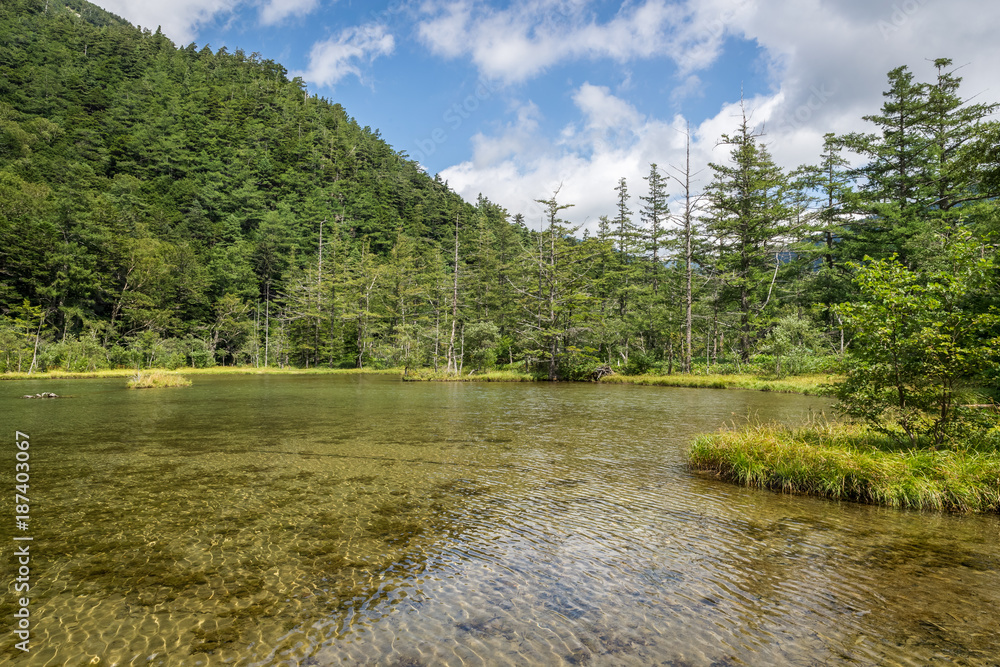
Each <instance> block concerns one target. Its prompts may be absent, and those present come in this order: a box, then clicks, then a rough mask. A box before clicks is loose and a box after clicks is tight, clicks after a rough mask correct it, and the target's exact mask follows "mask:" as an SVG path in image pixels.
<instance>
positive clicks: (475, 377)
mask: <svg viewBox="0 0 1000 667" xmlns="http://www.w3.org/2000/svg"><path fill="white" fill-rule="evenodd" d="M141 370H142V371H143V372H152V371H158V372H163V373H167V374H174V375H189V376H192V377H194V376H199V375H369V374H371V375H399V376H400V379H401V380H402V381H404V382H548V380H547V379H546V378H539V377H536V376H534V375H530V374H528V373H524V372H522V371H509V370H497V371H487V372H484V373H468V374H462V375H457V374H447V373H442V372H434V371H432V370H431V369H408V370H404V369H402V368H385V369H369V368H290V367H286V368H276V367H267V368H262V367H255V366H212V367H211V368H175V369H168V368H143V369H141ZM135 373H136V370H135V369H134V368H114V369H103V370H97V371H82V372H75V371H59V370H56V371H41V372H35V373H24V372H22V373H18V372H8V373H0V382H3V381H17V380H85V379H101V378H130V377H133V376H134V375H135ZM841 379H843V378H842V376H839V375H831V374H810V375H797V376H788V377H785V378H781V379H777V378H772V377H768V376H759V375H750V374H745V375H737V374H728V375H720V374H713V375H686V374H682V373H676V374H673V375H606V376H604V377H602V378H601V379H600V380H597V381H596V382H594V381H591V380H560V382H583V383H592V384H631V385H644V386H654V387H687V388H692V389H744V390H750V391H768V392H775V393H790V394H803V395H806V396H828V395H830V393H831V388H832V386H833V384H835V383H836V382H838V381H840V380H841Z"/></svg>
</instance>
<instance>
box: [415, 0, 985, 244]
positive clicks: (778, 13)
mask: <svg viewBox="0 0 1000 667" xmlns="http://www.w3.org/2000/svg"><path fill="white" fill-rule="evenodd" d="M554 7H555V3H552V2H546V1H544V0H538V1H537V2H533V3H528V2H521V3H515V4H514V5H512V6H511V8H510V9H506V10H497V11H492V12H491V11H489V10H484V9H482V8H480V7H478V5H473V4H471V3H469V2H466V3H464V4H463V5H462V11H461V13H460V14H456V17H453V18H454V22H453V25H452V29H453V30H455V31H457V32H461V31H466V32H467V33H468V36H467V39H466V40H465V41H464V42H462V41H456V42H454V43H453V45H452V50H453V51H454V52H460V53H462V54H465V55H468V56H470V57H471V58H472V60H473V62H475V63H476V65H477V66H478V67H479V68H480V70H481V71H482V72H484V73H488V74H491V75H494V76H502V77H504V78H506V79H507V80H522V79H525V78H529V77H531V76H535V75H537V74H539V73H540V72H541V71H542V70H543V69H544V68H545V67H547V66H549V65H552V64H554V63H557V62H563V61H565V62H570V61H573V60H581V59H589V58H596V57H603V58H612V59H617V58H621V59H626V58H642V57H652V56H653V55H657V54H667V55H668V56H669V57H671V58H673V59H674V61H675V63H676V64H677V66H678V73H679V76H680V78H681V81H683V83H680V84H679V85H678V87H677V88H678V89H677V90H675V92H674V99H677V98H678V97H683V96H686V95H691V94H693V93H696V92H697V90H698V85H699V83H700V80H701V79H700V77H699V75H698V74H696V72H700V71H702V70H704V69H705V68H706V67H707V66H708V65H710V64H712V63H714V62H715V61H716V60H717V59H718V56H719V54H720V49H721V48H723V46H724V44H725V40H726V39H727V37H730V36H737V37H740V38H742V39H745V40H748V41H750V42H753V43H755V44H756V45H758V46H759V48H760V49H761V50H762V52H763V54H764V60H763V64H764V65H765V67H766V75H767V77H768V78H769V80H768V82H767V83H769V84H770V89H769V90H768V89H765V92H763V93H761V94H759V95H757V96H755V97H752V98H750V99H747V101H746V108H747V109H748V110H749V111H750V112H751V114H752V116H751V121H752V123H753V124H755V125H757V126H759V127H761V128H762V129H764V130H765V132H766V134H765V136H764V137H763V141H764V143H766V144H767V145H768V147H769V150H770V151H771V153H772V155H773V156H774V158H775V160H776V161H777V162H778V163H779V164H780V165H782V166H783V167H785V168H787V169H791V168H794V167H796V166H798V165H799V164H803V163H811V162H815V161H816V160H817V158H818V155H819V152H820V149H821V146H822V141H823V134H824V133H826V132H836V133H845V132H850V131H855V130H865V131H871V130H872V129H873V126H872V125H871V124H869V123H867V122H865V121H863V120H862V116H864V115H866V114H873V113H877V111H878V109H879V108H880V107H881V105H882V101H883V98H882V95H881V93H882V91H883V90H884V89H885V87H886V73H887V72H888V71H889V70H890V69H893V68H895V67H898V66H900V65H907V66H909V67H910V69H911V70H912V71H913V72H914V75H915V77H916V78H917V79H918V80H921V81H930V80H932V79H933V78H934V76H935V72H934V69H933V66H932V64H931V62H929V61H932V60H933V59H934V58H937V57H950V58H952V59H953V60H954V62H955V64H956V66H957V65H965V66H964V67H963V68H962V69H961V70H960V71H959V73H960V74H961V75H962V76H963V77H964V79H965V80H964V82H963V85H962V92H963V94H964V96H965V97H972V96H976V95H978V96H979V97H978V98H977V101H984V102H986V101H996V100H1000V86H998V85H997V83H996V81H997V80H996V76H995V63H996V62H997V59H998V57H1000V48H998V46H997V45H996V39H995V35H994V34H993V32H995V31H994V29H993V28H994V27H995V26H996V25H1000V3H983V2H980V1H979V0H952V2H950V3H941V2H931V0H900V2H897V3H885V4H883V3H871V2H869V1H868V0H838V1H836V2H834V1H832V0H769V1H768V2H761V3H754V2H750V1H748V0H684V1H683V2H679V3H678V4H676V5H675V6H673V7H667V6H666V5H664V4H663V3H658V2H654V1H653V0H649V1H647V2H645V3H643V4H641V5H626V8H625V9H623V10H622V12H620V13H619V14H618V16H616V17H615V18H614V19H613V20H611V21H609V22H606V23H604V24H598V23H596V22H594V21H593V20H591V19H590V18H588V16H587V15H586V13H585V12H584V11H583V9H582V5H580V4H579V3H578V4H577V5H574V6H573V8H572V11H571V12H570V13H569V14H568V15H567V16H563V17H561V18H548V19H546V17H547V16H549V15H548V14H546V12H550V13H551V12H552V11H554ZM430 11H431V13H432V14H433V11H436V10H433V9H432V10H430ZM641 12H649V14H648V15H646V14H641ZM438 15H442V16H443V14H441V13H440V12H439V14H438ZM640 16H642V17H643V18H642V20H641V21H640V20H639V17H640ZM969 16H976V20H975V21H969V20H967V18H968V17H969ZM532 17H534V20H535V23H534V24H532V23H531V19H532ZM678 17H680V18H678ZM623 22H624V23H629V24H630V25H631V26H633V27H637V26H638V25H639V24H640V23H641V24H642V25H643V26H644V28H645V32H643V33H641V34H639V36H638V38H637V39H636V42H635V44H634V45H629V44H628V43H627V40H620V41H617V42H615V44H616V46H613V47H612V46H610V45H604V46H601V45H596V44H595V43H596V41H597V37H596V35H598V34H599V35H601V36H602V38H608V37H609V36H611V35H613V34H615V33H614V31H615V29H617V27H618V26H619V25H623V24H624V23H623ZM432 23H433V19H431V21H430V22H425V24H424V25H423V27H422V30H423V29H425V28H426V30H425V32H424V33H422V37H423V39H424V40H425V42H426V43H427V44H428V45H430V46H431V48H432V49H436V50H438V52H439V53H441V54H442V55H447V54H446V53H445V52H444V51H442V50H440V49H439V47H438V45H437V42H436V39H435V33H433V31H431V30H430V26H431V25H432ZM555 24H559V25H562V26H564V27H565V28H566V30H564V31H563V32H562V33H561V34H560V33H559V32H557V31H555V30H553V29H551V26H552V25H555ZM504 31H507V32H509V33H510V34H511V36H512V39H511V40H509V42H508V43H509V44H512V45H516V46H514V47H511V48H512V49H513V50H514V51H515V52H516V55H509V54H507V55H505V54H503V53H502V52H501V50H500V48H499V40H500V36H501V35H502V34H503V33H504ZM574 41H576V42H577V44H576V45H574V44H573V43H572V42H574ZM611 41H614V40H611ZM456 45H463V46H456ZM616 49H617V50H616ZM622 91H625V92H622ZM627 94H628V90H627V88H623V89H619V95H618V96H616V95H614V94H612V93H611V91H610V90H609V89H608V88H605V87H602V86H596V85H592V84H589V83H587V84H584V85H582V86H576V87H574V89H573V90H572V98H573V101H574V103H575V104H576V108H577V112H578V113H577V116H576V118H573V119H571V120H570V121H568V122H567V123H566V125H565V126H564V127H563V128H562V132H561V133H557V134H556V135H555V136H553V137H551V141H549V142H546V141H545V139H546V138H545V137H542V136H540V135H537V134H536V135H535V136H534V138H533V139H532V138H531V137H530V136H529V137H526V136H525V135H523V134H522V135H521V136H520V138H519V142H520V143H522V144H528V145H534V146H545V149H544V150H543V151H539V150H537V149H536V150H535V152H534V153H531V154H530V156H529V157H528V158H527V159H518V157H517V156H516V155H513V154H504V153H503V152H502V151H493V152H486V151H478V150H477V151H476V159H474V160H470V161H467V162H463V163H461V164H458V165H455V166H453V167H450V168H448V169H445V170H443V171H442V172H441V175H442V177H444V178H447V179H448V181H449V183H450V184H451V185H452V187H454V188H455V189H456V190H457V191H459V192H460V193H462V194H463V195H464V196H468V197H475V195H476V194H478V193H479V192H482V193H483V194H485V195H486V196H488V197H490V198H491V199H492V200H494V201H496V202H498V203H500V204H501V205H504V206H506V207H507V208H508V210H510V212H511V213H516V212H524V213H529V212H530V211H534V210H535V207H534V205H533V203H532V200H533V199H536V198H538V197H546V196H548V195H550V194H551V192H552V190H553V189H554V188H555V187H556V186H557V185H558V184H559V183H563V188H562V190H561V192H560V200H561V201H565V202H566V203H574V204H576V206H575V207H574V208H572V209H569V211H567V218H569V219H572V220H575V221H577V222H583V221H584V220H587V225H588V227H590V228H591V229H592V230H593V229H594V228H595V227H596V223H597V218H598V216H600V215H602V214H610V213H611V212H612V210H613V207H614V190H613V188H614V186H615V184H616V182H617V180H618V178H620V177H622V176H624V177H626V178H627V179H628V182H629V186H630V189H631V192H632V195H633V200H632V201H633V206H632V208H633V209H634V210H637V209H638V203H637V202H638V199H637V197H638V196H639V195H640V194H644V188H645V184H644V182H643V181H642V176H644V175H646V174H647V173H648V170H649V163H650V162H656V163H658V164H659V165H660V167H661V168H662V167H665V166H666V165H671V164H673V165H681V164H682V163H683V159H684V156H683V133H682V132H680V131H679V129H678V128H683V126H684V122H685V121H684V119H683V118H670V119H669V120H664V119H662V118H656V117H654V116H646V115H643V114H641V113H639V112H638V111H637V110H636V109H635V108H634V106H632V105H631V104H629V102H628V100H627V97H625V96H627ZM739 96H740V91H739V90H733V91H732V93H731V97H730V100H731V101H730V102H728V103H726V104H723V105H721V107H720V110H719V111H718V112H717V113H716V114H714V115H713V116H712V117H709V118H707V119H704V120H702V121H701V122H699V123H697V124H696V126H695V127H694V128H693V134H694V144H693V147H692V162H693V163H694V167H695V169H700V170H701V174H700V178H701V185H702V186H704V185H705V184H707V183H708V182H709V181H710V179H711V171H710V170H709V169H708V168H707V164H708V163H709V162H710V161H714V162H725V161H726V160H727V159H728V155H727V151H726V148H725V147H724V146H717V145H716V144H717V142H718V140H719V138H720V136H721V135H722V134H723V133H732V132H733V131H734V130H735V129H736V127H737V125H738V123H739ZM541 111H542V112H545V109H542V110H541ZM504 136H505V135H504V134H503V133H499V134H498V135H497V136H496V137H488V136H484V135H482V134H480V135H477V137H476V139H475V145H476V146H488V145H491V143H492V142H493V141H494V140H502V138H503V137H504ZM673 189H674V190H676V188H673ZM528 217H529V222H530V221H532V219H531V216H530V215H529V216H528ZM535 217H538V216H537V215H536V216H535ZM534 222H535V223H536V224H537V220H535V221H534Z"/></svg>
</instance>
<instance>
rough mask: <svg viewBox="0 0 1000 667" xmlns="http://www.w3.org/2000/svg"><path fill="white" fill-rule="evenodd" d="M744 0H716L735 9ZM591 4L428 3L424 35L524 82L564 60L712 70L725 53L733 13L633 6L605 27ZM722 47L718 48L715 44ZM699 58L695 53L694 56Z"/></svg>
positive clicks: (430, 43)
mask: <svg viewBox="0 0 1000 667" xmlns="http://www.w3.org/2000/svg"><path fill="white" fill-rule="evenodd" d="M735 1H736V0H712V2H711V3H710V4H712V5H718V4H720V3H721V4H733V3H734V2H735ZM591 4H592V3H590V2H585V1H582V0H580V1H577V2H560V1H558V0H521V1H520V2H514V3H512V4H511V6H509V7H507V8H504V9H496V8H493V7H490V6H488V5H487V4H485V3H483V2H476V1H474V0H462V1H461V2H428V3H425V5H424V6H423V8H422V12H423V15H424V19H423V20H422V21H420V23H419V24H418V26H417V34H418V36H419V37H420V39H421V40H422V41H423V42H424V44H425V45H426V46H427V47H428V48H430V49H431V51H432V52H434V53H436V54H438V55H441V56H444V57H448V58H457V57H461V56H469V57H471V58H472V61H473V62H474V63H475V64H476V66H477V67H478V68H479V69H480V71H481V72H482V73H483V74H484V75H485V76H487V77H490V78H497V79H502V80H504V81H507V82H516V81H524V80H527V79H530V78H533V77H535V76H537V75H539V74H540V73H542V72H544V71H545V70H546V69H547V68H549V67H551V66H553V65H556V64H558V63H560V62H565V61H572V60H578V59H597V58H608V59H611V60H613V61H616V62H620V63H625V62H628V61H630V60H632V59H635V58H651V57H656V56H667V57H673V58H674V59H675V60H677V61H678V63H681V62H683V63H684V65H683V67H689V66H695V65H697V66H704V65H705V64H707V63H709V62H711V60H713V58H714V56H715V55H716V54H717V53H718V44H720V43H721V39H722V37H723V36H724V35H725V32H726V23H725V21H721V22H720V17H723V18H726V17H728V16H730V15H731V14H732V12H729V13H726V12H723V13H719V12H709V11H707V10H705V9H703V8H702V5H698V8H697V9H690V8H687V7H685V6H684V5H683V4H680V3H670V2H667V1H666V0H645V2H643V3H642V4H638V5H631V4H629V3H626V4H625V5H623V7H622V9H621V10H620V11H619V12H618V13H617V14H616V15H615V16H614V17H613V18H611V19H610V20H607V21H605V22H603V23H602V22H599V21H598V20H597V19H596V18H595V16H594V14H593V12H592V11H590V10H589V6H590V5H591ZM713 45H714V46H713ZM692 54H693V55H692Z"/></svg>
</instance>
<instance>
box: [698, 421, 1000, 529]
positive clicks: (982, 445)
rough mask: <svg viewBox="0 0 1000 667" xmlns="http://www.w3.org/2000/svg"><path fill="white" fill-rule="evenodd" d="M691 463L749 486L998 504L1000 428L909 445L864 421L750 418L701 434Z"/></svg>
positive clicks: (899, 501) (925, 504)
mask: <svg viewBox="0 0 1000 667" xmlns="http://www.w3.org/2000/svg"><path fill="white" fill-rule="evenodd" d="M690 456H691V465H692V467H694V468H695V469H698V470H705V471H711V472H714V473H715V474H717V475H718V476H719V477H721V478H722V479H725V480H728V481H732V482H736V483H738V484H743V485H745V486H749V487H756V488H765V489H773V490H776V491H784V492H789V493H804V494H811V495H817V496H823V497H825V498H830V499H834V500H849V501H856V502H862V503H870V504H876V505H887V506H890V507H901V508H912V509H928V510H952V511H963V512H969V511H972V512H997V511H1000V431H996V430H994V431H992V432H991V433H989V434H986V435H983V436H981V437H978V438H975V439H974V440H972V441H967V442H965V443H964V445H963V446H962V447H933V448H932V447H928V446H920V447H908V446H906V445H904V444H902V443H901V442H900V441H899V440H897V439H895V438H891V437H889V436H887V435H885V434H882V433H878V432H877V431H875V430H874V429H872V428H870V427H868V426H865V425H862V424H846V423H828V424H822V425H810V426H802V427H798V428H789V427H785V426H779V425H774V424H765V425H751V426H747V427H744V428H741V429H731V430H724V431H720V432H717V433H711V434H706V435H702V436H699V437H698V438H697V439H696V440H695V442H694V445H693V446H692V448H691V454H690Z"/></svg>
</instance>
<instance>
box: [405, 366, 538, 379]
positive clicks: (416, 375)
mask: <svg viewBox="0 0 1000 667" xmlns="http://www.w3.org/2000/svg"><path fill="white" fill-rule="evenodd" d="M402 379H403V382H540V381H541V380H540V379H539V378H537V377H535V376H534V375H529V374H528V373H523V372H521V371H486V372H484V373H464V374H460V375H459V374H455V373H445V372H442V371H435V370H433V369H430V368H418V369H413V368H411V369H408V370H407V371H406V372H405V373H404V374H403V375H402Z"/></svg>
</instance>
